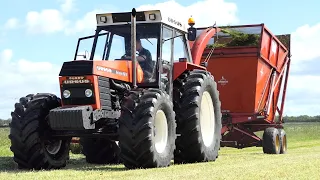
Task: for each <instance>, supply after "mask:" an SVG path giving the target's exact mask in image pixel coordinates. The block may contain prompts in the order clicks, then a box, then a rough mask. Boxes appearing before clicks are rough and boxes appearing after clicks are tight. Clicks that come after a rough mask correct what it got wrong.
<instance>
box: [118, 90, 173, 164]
mask: <svg viewBox="0 0 320 180" xmlns="http://www.w3.org/2000/svg"><path fill="white" fill-rule="evenodd" d="M174 117H175V113H174V112H173V105H172V102H171V101H170V98H169V96H168V95H167V94H166V93H164V92H163V91H161V90H158V89H148V90H143V91H142V92H134V91H132V92H130V94H129V95H128V96H126V97H125V99H124V101H123V103H122V115H121V117H120V119H119V124H120V126H119V146H120V150H121V151H120V158H121V161H122V162H123V163H124V165H125V166H126V167H127V168H129V169H133V168H155V167H167V166H169V165H170V162H171V159H172V158H173V151H174V148H175V144H174V143H175V139H176V124H175V119H174Z"/></svg>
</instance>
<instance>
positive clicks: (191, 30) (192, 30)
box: [188, 27, 197, 41]
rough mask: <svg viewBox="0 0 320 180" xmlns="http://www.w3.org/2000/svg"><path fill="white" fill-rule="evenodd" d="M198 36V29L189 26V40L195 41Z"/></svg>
mask: <svg viewBox="0 0 320 180" xmlns="http://www.w3.org/2000/svg"><path fill="white" fill-rule="evenodd" d="M196 38H197V29H196V28H194V27H190V28H188V40H189V41H194V40H196Z"/></svg>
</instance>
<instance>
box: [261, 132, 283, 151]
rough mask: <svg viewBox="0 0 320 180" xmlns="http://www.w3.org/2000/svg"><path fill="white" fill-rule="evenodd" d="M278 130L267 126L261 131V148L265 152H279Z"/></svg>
mask: <svg viewBox="0 0 320 180" xmlns="http://www.w3.org/2000/svg"><path fill="white" fill-rule="evenodd" d="M280 144H281V143H280V132H279V131H278V129H276V128H274V127H268V128H266V129H265V130H264V132H263V137H262V148H263V152H264V153H266V154H280Z"/></svg>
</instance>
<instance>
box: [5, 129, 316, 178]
mask: <svg viewBox="0 0 320 180" xmlns="http://www.w3.org/2000/svg"><path fill="white" fill-rule="evenodd" d="M285 130H286V132H287V138H288V152H287V154H284V155H266V154H263V153H262V149H261V148H247V149H242V150H238V149H232V148H221V151H220V156H219V158H218V160H217V161H216V162H210V163H198V164H187V165H172V166H171V167H169V168H159V169H147V170H126V169H125V168H124V167H123V166H122V165H119V166H108V165H106V166H97V165H90V164H86V163H85V161H84V159H83V158H84V157H83V156H82V155H71V160H70V162H69V164H68V165H67V167H66V168H65V169H62V170H52V171H40V172H33V171H20V170H17V169H16V166H15V164H14V163H13V161H12V153H11V151H10V149H9V146H10V143H9V140H8V133H9V129H7V128H0V179H6V180H9V179H62V178H63V179H132V180H138V179H139V180H141V179H161V180H165V179H179V180H181V179H190V180H191V179H201V180H202V179H320V170H319V167H320V123H304V124H299V123H294V124H286V125H285Z"/></svg>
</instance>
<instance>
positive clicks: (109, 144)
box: [80, 137, 120, 164]
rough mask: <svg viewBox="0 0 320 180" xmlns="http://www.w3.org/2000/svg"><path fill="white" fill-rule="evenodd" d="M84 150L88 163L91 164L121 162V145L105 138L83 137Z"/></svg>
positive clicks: (81, 141)
mask: <svg viewBox="0 0 320 180" xmlns="http://www.w3.org/2000/svg"><path fill="white" fill-rule="evenodd" d="M80 144H81V146H82V148H83V149H82V152H83V154H84V155H85V156H86V161H87V163H91V164H119V152H120V149H119V146H118V145H117V144H116V143H115V142H114V141H110V140H108V139H105V138H88V137H81V138H80Z"/></svg>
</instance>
